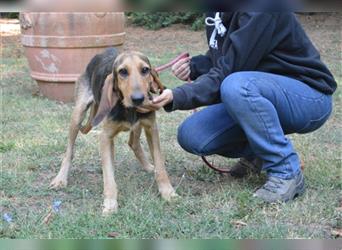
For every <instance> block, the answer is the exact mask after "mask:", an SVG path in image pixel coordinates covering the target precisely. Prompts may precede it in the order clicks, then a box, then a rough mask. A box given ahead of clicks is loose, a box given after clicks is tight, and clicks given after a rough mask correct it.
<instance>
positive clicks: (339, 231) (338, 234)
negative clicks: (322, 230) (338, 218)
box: [331, 228, 342, 238]
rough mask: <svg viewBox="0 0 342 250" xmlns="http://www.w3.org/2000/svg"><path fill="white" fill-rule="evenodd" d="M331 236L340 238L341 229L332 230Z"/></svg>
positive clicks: (341, 235) (341, 234)
mask: <svg viewBox="0 0 342 250" xmlns="http://www.w3.org/2000/svg"><path fill="white" fill-rule="evenodd" d="M331 234H332V235H333V236H335V237H337V238H340V237H342V229H340V228H339V229H337V228H335V229H332V230H331Z"/></svg>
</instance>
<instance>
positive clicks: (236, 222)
mask: <svg viewBox="0 0 342 250" xmlns="http://www.w3.org/2000/svg"><path fill="white" fill-rule="evenodd" d="M231 223H232V224H233V225H234V226H236V227H245V226H247V223H245V222H243V221H241V220H235V221H232V222H231Z"/></svg>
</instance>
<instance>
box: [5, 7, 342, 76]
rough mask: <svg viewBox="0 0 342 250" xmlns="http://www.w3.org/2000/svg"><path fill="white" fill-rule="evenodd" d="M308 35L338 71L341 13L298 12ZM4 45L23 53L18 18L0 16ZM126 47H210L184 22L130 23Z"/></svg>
mask: <svg viewBox="0 0 342 250" xmlns="http://www.w3.org/2000/svg"><path fill="white" fill-rule="evenodd" d="M298 19H299V20H300V22H301V23H302V24H303V26H304V28H305V30H306V31H307V33H308V35H309V36H310V38H311V39H312V41H313V43H314V44H315V46H316V47H317V48H318V50H319V51H320V53H321V55H322V58H323V60H324V61H326V62H328V63H329V64H330V65H333V69H332V70H333V71H335V73H337V74H341V73H340V72H338V71H339V70H340V67H339V66H338V65H340V63H341V50H342V43H341V26H342V16H341V15H340V14H339V13H315V14H313V15H307V14H306V15H302V14H301V15H298ZM0 26H1V29H0V32H1V48H8V47H10V49H9V50H3V53H4V54H3V55H2V56H3V57H19V56H22V52H23V50H22V47H21V44H20V25H19V20H17V19H0ZM125 31H126V41H125V44H124V49H125V50H128V49H129V50H139V51H142V52H143V53H146V54H147V55H148V54H150V53H151V51H153V54H160V55H164V54H170V55H177V54H178V53H179V52H180V51H179V50H180V48H182V49H186V50H187V51H188V52H190V54H194V53H196V52H198V51H203V53H204V52H205V51H206V50H207V44H206V37H205V32H204V31H191V30H189V27H188V26H185V25H173V26H171V27H167V28H163V29H160V30H146V29H144V28H142V27H135V26H133V25H131V24H127V27H126V30H125Z"/></svg>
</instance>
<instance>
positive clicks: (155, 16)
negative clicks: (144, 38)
mask: <svg viewBox="0 0 342 250" xmlns="http://www.w3.org/2000/svg"><path fill="white" fill-rule="evenodd" d="M126 16H127V17H128V20H129V21H130V22H131V23H132V24H134V25H136V26H142V27H145V28H147V29H153V30H156V29H160V28H163V27H168V26H170V25H171V24H176V23H181V24H186V25H189V27H190V28H191V29H192V30H199V29H203V28H204V14H203V13H200V12H153V13H149V12H127V13H126Z"/></svg>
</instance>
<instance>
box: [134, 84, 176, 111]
mask: <svg viewBox="0 0 342 250" xmlns="http://www.w3.org/2000/svg"><path fill="white" fill-rule="evenodd" d="M172 100H173V94H172V91H171V90H170V89H165V90H164V91H163V93H161V94H160V95H159V96H157V97H155V98H154V99H153V100H152V101H151V102H150V103H149V104H147V105H144V106H142V107H138V108H137V111H138V112H140V113H148V112H151V111H156V110H158V109H160V108H162V107H164V106H165V105H166V104H169V103H170V102H172Z"/></svg>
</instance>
